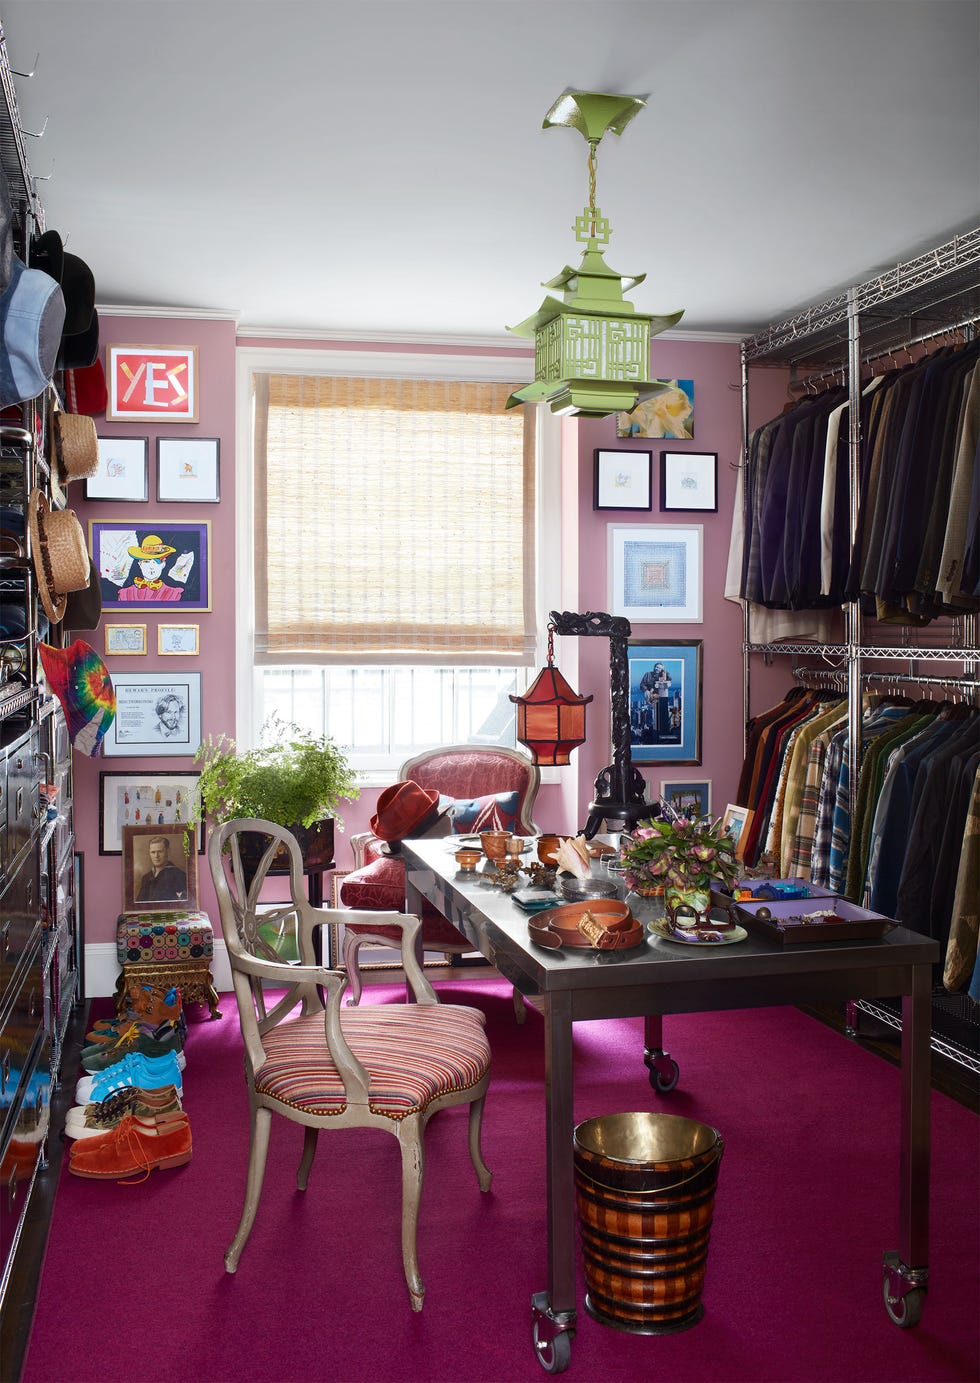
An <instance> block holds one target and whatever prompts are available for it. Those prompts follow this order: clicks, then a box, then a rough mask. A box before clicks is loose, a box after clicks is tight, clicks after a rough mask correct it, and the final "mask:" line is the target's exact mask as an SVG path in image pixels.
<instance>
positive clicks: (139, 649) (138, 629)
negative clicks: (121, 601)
mask: <svg viewBox="0 0 980 1383" xmlns="http://www.w3.org/2000/svg"><path fill="white" fill-rule="evenodd" d="M102 628H103V629H104V630H105V651H106V654H107V655H109V654H112V655H118V654H122V653H128V654H129V655H130V656H131V657H132V656H134V655H136V654H138V653H145V652H146V625H145V624H103V626H102Z"/></svg>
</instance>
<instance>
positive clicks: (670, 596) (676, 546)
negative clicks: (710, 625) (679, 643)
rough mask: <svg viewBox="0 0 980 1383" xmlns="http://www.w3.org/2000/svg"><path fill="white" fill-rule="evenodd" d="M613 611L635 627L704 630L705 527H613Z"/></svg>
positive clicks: (609, 538)
mask: <svg viewBox="0 0 980 1383" xmlns="http://www.w3.org/2000/svg"><path fill="white" fill-rule="evenodd" d="M607 534H608V536H607V542H608V556H609V609H610V611H611V612H612V614H614V615H623V616H625V618H626V619H628V620H631V621H632V622H633V623H634V624H672V623H673V624H700V623H701V621H702V618H703V615H702V594H701V569H702V535H703V528H702V525H701V524H691V525H688V526H685V527H682V526H680V525H671V524H610V525H609V528H608V530H607Z"/></svg>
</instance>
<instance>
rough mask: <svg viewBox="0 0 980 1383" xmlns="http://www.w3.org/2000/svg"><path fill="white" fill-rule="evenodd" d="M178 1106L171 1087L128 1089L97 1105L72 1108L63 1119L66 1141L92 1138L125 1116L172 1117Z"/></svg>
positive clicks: (117, 1092) (178, 1101)
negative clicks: (68, 1139) (163, 1115)
mask: <svg viewBox="0 0 980 1383" xmlns="http://www.w3.org/2000/svg"><path fill="white" fill-rule="evenodd" d="M180 1107H181V1104H180V1096H179V1094H178V1093H177V1089H176V1087H175V1086H173V1085H162V1086H160V1088H159V1089H158V1090H143V1089H141V1088H140V1087H139V1086H135V1085H134V1086H129V1087H127V1088H126V1089H125V1090H117V1091H116V1093H115V1094H114V1095H109V1096H107V1098H106V1099H104V1100H102V1101H101V1103H99V1104H87V1105H84V1106H83V1105H75V1106H73V1108H71V1109H69V1111H68V1113H67V1115H66V1116H65V1137H66V1138H91V1137H93V1135H95V1134H97V1133H105V1132H107V1130H109V1129H112V1128H115V1127H116V1125H117V1124H120V1123H121V1122H122V1120H123V1119H124V1118H125V1117H126V1115H127V1114H138V1115H139V1116H140V1117H141V1118H149V1117H150V1116H152V1115H154V1114H172V1113H175V1112H176V1111H177V1110H179V1109H180Z"/></svg>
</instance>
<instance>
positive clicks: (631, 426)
mask: <svg viewBox="0 0 980 1383" xmlns="http://www.w3.org/2000/svg"><path fill="white" fill-rule="evenodd" d="M662 383H663V384H664V388H662V389H660V390H659V391H658V392H657V393H656V394H651V395H650V397H649V398H646V399H644V400H643V401H642V403H638V404H637V405H636V407H635V408H634V409H632V410H631V411H630V412H629V413H617V414H616V436H617V437H673V438H676V439H677V440H678V441H685V442H689V441H691V439H692V438H693V437H694V380H693V379H668V380H664V381H662Z"/></svg>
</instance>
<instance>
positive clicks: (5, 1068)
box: [0, 1047, 10, 1094]
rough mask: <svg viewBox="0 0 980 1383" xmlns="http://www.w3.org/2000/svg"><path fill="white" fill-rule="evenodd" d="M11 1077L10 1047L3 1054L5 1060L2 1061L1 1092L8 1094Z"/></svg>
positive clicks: (0, 1071)
mask: <svg viewBox="0 0 980 1383" xmlns="http://www.w3.org/2000/svg"><path fill="white" fill-rule="evenodd" d="M9 1079H10V1048H9V1047H8V1048H7V1050H6V1051H5V1052H4V1054H3V1061H2V1062H0V1094H6V1092H7V1082H8V1081H9Z"/></svg>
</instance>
